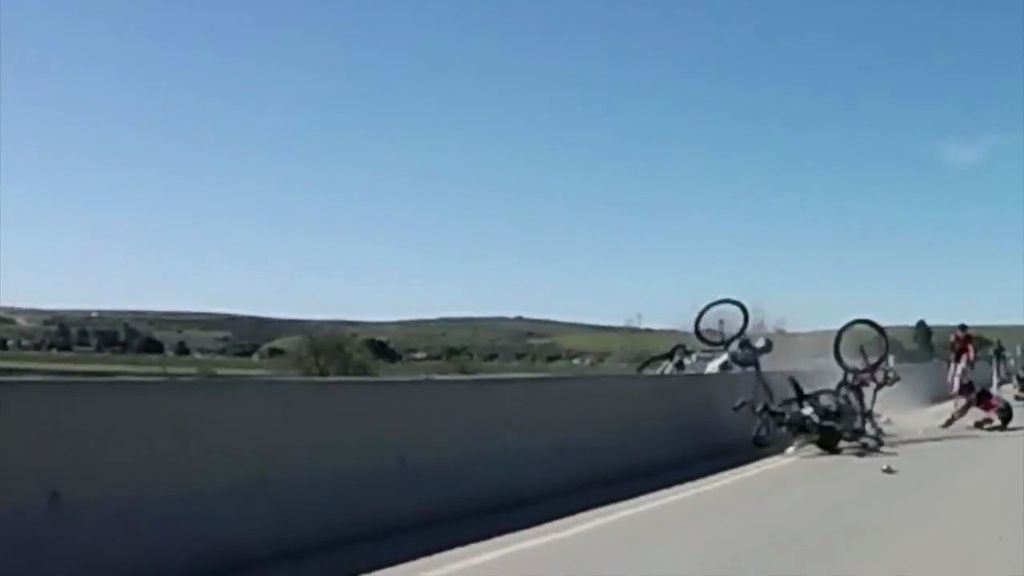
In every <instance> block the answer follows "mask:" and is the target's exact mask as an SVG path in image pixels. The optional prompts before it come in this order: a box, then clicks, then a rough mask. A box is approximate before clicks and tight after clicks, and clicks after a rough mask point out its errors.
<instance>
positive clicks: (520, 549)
mask: <svg viewBox="0 0 1024 576" xmlns="http://www.w3.org/2000/svg"><path fill="white" fill-rule="evenodd" d="M948 410H949V409H948V407H947V406H937V407H933V408H930V409H927V410H922V411H919V412H916V413H913V414H907V415H901V416H898V417H896V421H895V422H893V423H892V425H891V426H890V428H889V430H890V432H892V433H893V434H894V436H893V437H892V438H891V446H890V447H889V448H888V449H887V450H886V451H885V453H883V454H874V455H862V454H860V455H859V454H856V453H851V454H847V455H843V456H823V455H820V454H819V453H818V452H817V451H816V450H815V449H814V448H813V447H807V448H804V449H802V450H800V451H798V452H797V453H796V454H794V455H791V456H779V457H773V458H769V459H767V460H763V461H760V462H756V463H754V464H751V465H748V466H745V467H742V468H738V469H733V470H730V471H727V472H723V473H721V474H718V475H715V476H711V477H707V478H704V479H701V480H698V481H696V482H691V483H687V484H682V485H679V486H675V487H673V488H670V489H667V490H663V491H660V492H655V493H652V494H647V495H645V496H642V497H640V498H636V499H632V500H627V501H624V502H619V503H617V504H614V505H611V506H607V507H603V508H599V509H595V510H589V511H587V512H584V513H582V514H578V515H575V516H572V517H569V518H563V519H561V520H557V521H555V522H551V523H549V524H545V525H542V526H538V527H536V528H533V529H529V530H525V531H522V532H517V533H513V534H508V535H505V536H501V537H498V538H495V539H492V540H488V541H485V542H480V543H476V544H472V545H469V546H466V547H464V548H459V549H456V550H451V551H448V552H444V553H441V554H438V555H435V556H431V557H428V558H424V559H420V560H417V561H414V562H410V563H407V564H403V565H400V566H396V567H392V568H389V569H385V570H382V571H380V572H378V574H381V575H387V576H400V575H402V576H404V575H410V574H428V575H431V576H446V575H458V576H464V575H471V574H474V575H475V574H488V575H493V574H524V575H525V574H604V575H613V574H645V575H656V574H675V575H678V574H728V575H730V576H739V575H747V574H749V575H757V576H763V575H765V574H844V575H845V574H848V575H860V574H864V575H877V574H900V575H907V576H911V575H918V574H920V575H922V576H943V575H947V574H948V575H950V576H953V575H956V576H960V575H962V574H990V575H993V576H1024V427H1022V423H1021V419H1022V418H1024V406H1021V405H1020V404H1019V403H1018V404H1017V405H1016V411H1017V421H1015V422H1014V425H1015V426H1014V427H1012V428H1011V430H1010V431H1007V432H982V431H977V430H974V429H973V428H971V427H970V421H971V419H972V418H973V417H976V416H977V415H976V414H972V415H971V416H968V418H965V419H964V420H961V421H960V422H958V423H957V424H956V425H955V426H954V427H953V428H951V429H949V430H945V431H940V430H937V429H936V425H937V424H938V422H941V420H942V418H943V417H944V416H945V415H946V414H947V413H948ZM922 428H924V429H923V430H922ZM886 464H888V465H891V466H892V467H893V468H894V469H895V473H892V474H886V473H883V472H882V471H881V467H882V466H883V465H886Z"/></svg>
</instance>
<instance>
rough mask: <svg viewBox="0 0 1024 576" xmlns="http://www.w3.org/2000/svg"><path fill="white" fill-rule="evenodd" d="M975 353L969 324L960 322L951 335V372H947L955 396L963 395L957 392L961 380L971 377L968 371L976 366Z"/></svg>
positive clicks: (950, 387)
mask: <svg viewBox="0 0 1024 576" xmlns="http://www.w3.org/2000/svg"><path fill="white" fill-rule="evenodd" d="M974 355H975V349H974V337H973V336H971V334H970V331H969V329H968V328H967V324H960V325H959V326H957V327H956V331H955V332H953V334H952V335H951V336H950V337H949V372H947V374H946V383H947V384H948V385H949V389H950V393H951V394H952V395H953V396H954V397H962V396H959V395H958V394H957V392H958V389H959V388H960V384H961V380H968V379H969V378H970V376H969V375H968V374H966V373H967V372H968V371H969V370H970V368H973V367H974Z"/></svg>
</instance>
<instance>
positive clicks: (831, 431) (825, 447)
mask: <svg viewBox="0 0 1024 576" xmlns="http://www.w3.org/2000/svg"><path fill="white" fill-rule="evenodd" d="M842 440H843V435H842V434H841V433H840V432H839V429H838V428H836V427H834V426H821V427H819V428H818V438H817V439H816V440H815V441H814V445H815V446H817V447H818V449H819V450H821V451H822V452H825V453H826V454H839V453H840V452H842V451H843V449H842V447H840V446H839V443H840V442H842Z"/></svg>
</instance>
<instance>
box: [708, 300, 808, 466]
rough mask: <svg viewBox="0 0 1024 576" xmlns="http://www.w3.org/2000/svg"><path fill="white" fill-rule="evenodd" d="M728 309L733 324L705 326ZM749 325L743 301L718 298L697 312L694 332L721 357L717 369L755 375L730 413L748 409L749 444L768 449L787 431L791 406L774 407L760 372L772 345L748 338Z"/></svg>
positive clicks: (720, 323) (773, 395) (721, 323)
mask: <svg viewBox="0 0 1024 576" xmlns="http://www.w3.org/2000/svg"><path fill="white" fill-rule="evenodd" d="M727 310H733V311H734V313H735V315H736V318H735V319H734V320H735V322H732V323H729V322H727V321H726V319H725V318H723V317H719V318H718V319H717V320H716V321H714V322H713V326H710V327H709V326H705V323H706V321H707V320H710V319H712V318H714V317H715V316H718V315H721V316H726V315H728V314H727V312H726V311H727ZM749 322H750V313H749V311H748V310H747V307H746V306H745V305H744V304H743V303H742V302H740V301H739V300H736V299H734V298H720V299H718V300H714V301H712V302H709V303H708V304H706V305H705V306H704V307H703V308H702V309H701V310H700V312H698V313H697V317H696V319H695V320H694V323H693V333H694V336H696V337H697V340H699V341H700V342H701V344H704V345H705V346H708V347H710V348H711V349H712V350H717V351H719V352H720V353H721V354H722V356H720V357H719V359H717V360H716V363H717V365H718V366H721V364H723V363H725V362H728V363H729V364H731V365H733V366H736V367H737V368H739V369H740V370H745V369H746V370H752V371H753V372H754V383H753V384H752V387H751V390H750V394H749V395H748V396H745V397H743V398H740V399H739V400H737V401H736V403H735V404H733V407H732V410H733V412H739V411H740V410H742V409H743V408H745V407H749V408H750V411H751V415H752V416H753V417H754V430H753V433H752V434H751V441H752V442H753V444H754V446H755V447H757V448H768V447H770V446H772V445H773V444H774V443H775V441H776V439H777V438H778V437H779V436H781V432H782V431H783V430H785V429H786V425H787V422H788V420H787V418H788V417H789V414H790V412H791V409H792V408H794V406H789V405H784V406H783V405H778V404H776V401H775V394H774V392H773V390H772V387H771V384H770V383H769V382H768V380H767V379H766V378H765V376H764V372H763V371H762V370H761V358H762V357H763V356H766V355H767V354H770V353H771V351H772V349H773V344H772V342H771V340H769V339H767V338H759V339H758V340H757V341H751V340H750V338H747V336H746V331H747V326H748V325H749ZM706 373H707V372H706ZM794 381H795V380H794ZM797 386H799V384H797Z"/></svg>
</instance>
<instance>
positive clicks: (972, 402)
mask: <svg viewBox="0 0 1024 576" xmlns="http://www.w3.org/2000/svg"><path fill="white" fill-rule="evenodd" d="M958 394H959V396H960V397H961V398H963V399H964V402H963V403H962V404H961V405H960V406H959V407H958V408H956V409H955V410H954V411H953V414H951V415H950V416H949V418H946V421H945V422H943V423H942V428H949V427H950V426H952V425H953V423H954V422H956V421H957V420H959V419H961V418H963V417H964V416H966V415H967V413H968V412H970V410H971V408H977V409H979V410H981V411H982V412H984V413H985V417H984V418H982V419H981V420H978V421H977V422H975V423H974V427H975V428H982V429H992V430H1006V427H1007V426H1009V425H1010V421H1011V420H1013V406H1011V405H1010V403H1009V402H1007V401H1006V399H1005V398H1003V397H1002V396H999V395H998V394H993V393H992V391H991V390H989V389H988V388H978V387H976V386H975V385H974V382H972V381H971V380H970V379H965V380H964V381H963V382H961V383H960V389H959V391H958ZM992 416H995V419H998V420H999V425H998V426H994V425H993V424H994V423H995V420H994V419H993V418H992Z"/></svg>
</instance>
